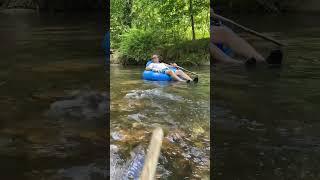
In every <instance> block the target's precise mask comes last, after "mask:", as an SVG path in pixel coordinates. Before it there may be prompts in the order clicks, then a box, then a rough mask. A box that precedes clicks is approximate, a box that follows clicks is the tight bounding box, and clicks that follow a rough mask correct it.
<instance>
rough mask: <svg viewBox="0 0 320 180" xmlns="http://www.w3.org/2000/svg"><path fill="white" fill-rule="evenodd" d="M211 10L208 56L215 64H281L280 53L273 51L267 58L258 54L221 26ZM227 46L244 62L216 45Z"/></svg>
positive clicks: (246, 43) (245, 42)
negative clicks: (244, 59)
mask: <svg viewBox="0 0 320 180" xmlns="http://www.w3.org/2000/svg"><path fill="white" fill-rule="evenodd" d="M213 14H214V12H213V9H212V8H210V22H211V25H210V55H211V56H212V57H213V60H214V61H215V62H223V63H237V64H243V63H244V64H246V65H254V64H256V62H267V63H269V64H281V60H282V52H281V51H280V50H274V51H272V52H271V53H270V55H269V56H268V57H267V58H264V57H263V56H262V55H261V54H260V53H258V52H257V51H256V50H255V49H254V48H253V47H252V46H251V45H250V44H249V43H248V42H247V41H245V40H244V39H242V38H241V37H240V36H238V35H237V34H236V33H234V32H233V31H232V30H231V29H229V28H228V27H226V26H223V25H222V23H221V21H220V20H217V19H215V18H214V16H213ZM219 44H220V45H221V44H223V45H227V46H228V47H229V48H230V49H232V51H233V52H235V53H237V54H239V55H242V56H244V57H245V58H246V61H245V62H244V61H239V60H236V59H234V58H232V57H230V56H228V55H227V54H226V53H224V52H223V50H222V49H221V48H219V47H218V45H219Z"/></svg>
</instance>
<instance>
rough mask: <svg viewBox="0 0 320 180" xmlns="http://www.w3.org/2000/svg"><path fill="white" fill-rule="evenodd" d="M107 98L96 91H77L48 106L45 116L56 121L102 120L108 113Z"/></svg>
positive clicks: (104, 94)
mask: <svg viewBox="0 0 320 180" xmlns="http://www.w3.org/2000/svg"><path fill="white" fill-rule="evenodd" d="M108 100H109V96H108V95H107V93H100V92H96V91H78V92H74V93H72V94H71V95H70V96H66V97H63V98H62V99H61V100H58V101H56V102H54V103H52V104H51V105H50V109H49V111H48V112H47V115H48V116H49V117H50V118H56V119H78V120H83V119H85V120H90V119H97V118H103V117H106V116H107V113H108V112H109V108H108Z"/></svg>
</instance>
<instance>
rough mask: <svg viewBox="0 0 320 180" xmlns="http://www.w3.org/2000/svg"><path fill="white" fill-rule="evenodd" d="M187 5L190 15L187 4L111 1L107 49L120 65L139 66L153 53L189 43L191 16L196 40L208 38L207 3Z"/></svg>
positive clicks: (183, 1) (165, 0)
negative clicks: (127, 63)
mask: <svg viewBox="0 0 320 180" xmlns="http://www.w3.org/2000/svg"><path fill="white" fill-rule="evenodd" d="M191 1H192V4H193V8H192V11H190V4H189V3H190V0H153V1H150V0H112V1H111V48H112V49H117V50H118V52H119V54H120V57H121V61H122V62H123V63H124V62H130V63H139V62H140V61H145V59H146V58H148V57H150V55H151V54H152V53H153V52H155V51H157V52H162V51H164V49H166V48H167V47H172V46H173V45H176V44H179V46H182V45H181V43H182V42H188V40H191V39H192V28H191V27H192V26H191V13H192V15H193V17H194V27H195V36H196V39H197V40H198V39H202V38H208V37H209V3H210V2H209V0H205V1H203V0H191ZM195 42H196V41H195ZM176 50H177V51H179V52H177V53H180V50H179V49H176ZM171 53H173V54H174V52H171ZM207 54H208V53H207ZM168 57H169V56H168Z"/></svg>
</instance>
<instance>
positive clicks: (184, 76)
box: [175, 70, 192, 81]
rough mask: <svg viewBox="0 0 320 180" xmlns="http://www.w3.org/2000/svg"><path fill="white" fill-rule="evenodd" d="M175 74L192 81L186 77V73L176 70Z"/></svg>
mask: <svg viewBox="0 0 320 180" xmlns="http://www.w3.org/2000/svg"><path fill="white" fill-rule="evenodd" d="M175 74H176V75H178V76H181V77H182V78H183V79H186V80H190V81H192V79H191V78H190V76H188V75H187V74H186V73H184V72H183V71H181V70H176V73H175Z"/></svg>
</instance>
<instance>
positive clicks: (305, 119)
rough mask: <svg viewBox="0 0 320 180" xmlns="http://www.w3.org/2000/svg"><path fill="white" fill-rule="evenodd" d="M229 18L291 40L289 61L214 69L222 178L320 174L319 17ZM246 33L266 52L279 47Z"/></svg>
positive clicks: (217, 168)
mask: <svg viewBox="0 0 320 180" xmlns="http://www.w3.org/2000/svg"><path fill="white" fill-rule="evenodd" d="M227 17H230V18H232V19H234V20H235V21H237V22H239V23H240V24H243V25H246V26H248V27H251V28H254V29H256V30H257V31H259V32H264V33H265V34H268V35H270V36H273V37H274V38H276V39H279V40H281V41H283V42H285V43H286V44H287V46H286V47H285V48H284V49H283V51H284V54H285V58H284V64H283V66H282V68H268V67H265V66H258V67H257V68H255V69H245V68H244V67H242V66H241V67H240V66H223V65H217V67H216V68H215V69H214V71H213V72H212V78H213V80H212V81H213V82H214V87H213V91H214V93H213V94H214V96H213V100H214V102H213V103H214V107H213V108H212V109H213V113H214V125H213V126H214V130H213V136H214V138H213V139H211V143H212V142H214V144H215V149H214V164H213V169H214V170H213V172H212V173H213V175H214V177H215V179H226V180H229V179H243V180H247V179H259V180H262V179H266V180H267V179H308V180H316V179H319V178H320V173H319V170H318V167H319V165H320V161H319V158H320V146H319V142H320V133H319V128H320V123H319V120H320V118H319V117H320V111H319V108H320V84H319V82H320V81H319V80H320V60H319V57H320V33H319V32H320V23H319V21H316V19H318V18H319V16H318V15H313V16H311V15H310V16H302V15H292V16H269V15H268V16H250V17H249V16H246V17H241V16H235V15H233V16H232V15H229V16H227ZM245 37H246V38H247V39H249V41H250V42H251V43H253V44H254V46H255V47H257V49H258V50H259V51H261V52H262V53H263V54H267V53H268V50H270V49H272V48H274V47H272V46H273V45H272V44H270V43H269V42H265V41H263V40H261V39H258V38H254V37H252V36H249V35H246V36H245Z"/></svg>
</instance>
